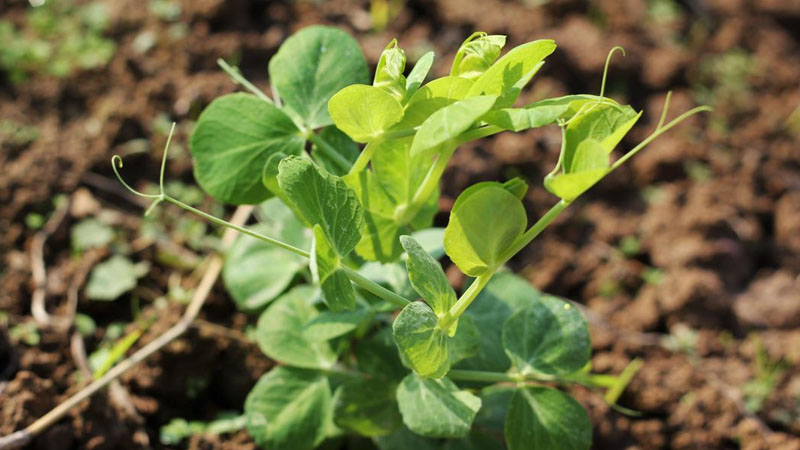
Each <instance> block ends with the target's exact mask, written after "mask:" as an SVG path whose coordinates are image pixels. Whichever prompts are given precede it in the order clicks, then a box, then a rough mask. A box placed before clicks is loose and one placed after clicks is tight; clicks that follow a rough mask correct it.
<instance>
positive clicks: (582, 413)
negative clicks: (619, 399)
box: [505, 386, 592, 450]
mask: <svg viewBox="0 0 800 450" xmlns="http://www.w3.org/2000/svg"><path fill="white" fill-rule="evenodd" d="M505 435H506V443H507V444H508V449H509V450H530V449H532V448H537V449H538V448H542V449H544V448H546V449H553V450H588V449H589V448H590V447H591V445H592V424H591V422H590V421H589V416H588V414H586V410H584V409H583V407H582V406H581V405H580V403H578V402H576V401H575V400H574V399H573V398H572V397H570V396H569V395H567V394H565V393H563V392H561V391H557V390H555V389H551V388H548V387H543V386H525V387H522V388H520V389H518V390H517V391H516V392H515V393H514V396H513V397H512V398H511V405H510V406H509V409H508V417H507V418H506V425H505Z"/></svg>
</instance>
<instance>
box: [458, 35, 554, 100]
mask: <svg viewBox="0 0 800 450" xmlns="http://www.w3.org/2000/svg"><path fill="white" fill-rule="evenodd" d="M555 49H556V44H555V42H553V41H552V40H550V39H540V40H538V41H533V42H528V43H527V44H522V45H520V46H518V47H514V48H513V49H511V50H510V51H509V52H508V53H506V54H505V55H503V57H502V58H500V59H499V60H497V62H495V63H494V64H492V66H491V67H489V69H487V70H486V72H484V73H483V75H481V76H480V77H478V79H477V80H475V84H473V85H472V87H471V88H470V90H469V93H467V97H474V96H476V95H494V96H497V97H499V98H498V100H497V103H495V105H494V107H495V108H496V109H499V108H507V107H509V106H511V105H513V104H514V101H515V100H516V99H517V97H518V96H519V94H520V92H522V88H523V87H525V84H527V82H528V81H530V79H531V78H532V77H533V75H534V74H535V73H536V72H537V71H538V70H539V68H540V67H541V65H542V64H543V61H544V59H545V58H546V57H547V56H549V55H550V54H551V53H553V52H554V51H555Z"/></svg>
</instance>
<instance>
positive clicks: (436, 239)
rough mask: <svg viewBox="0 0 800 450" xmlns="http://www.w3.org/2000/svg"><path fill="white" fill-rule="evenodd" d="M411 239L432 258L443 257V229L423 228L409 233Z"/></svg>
mask: <svg viewBox="0 0 800 450" xmlns="http://www.w3.org/2000/svg"><path fill="white" fill-rule="evenodd" d="M411 237H412V238H414V240H415V241H417V242H418V243H419V245H421V246H422V248H423V249H424V250H425V253H427V254H429V255H431V256H432V257H433V258H435V259H439V258H441V257H442V256H444V228H439V227H432V228H425V229H422V230H419V231H415V232H413V233H411Z"/></svg>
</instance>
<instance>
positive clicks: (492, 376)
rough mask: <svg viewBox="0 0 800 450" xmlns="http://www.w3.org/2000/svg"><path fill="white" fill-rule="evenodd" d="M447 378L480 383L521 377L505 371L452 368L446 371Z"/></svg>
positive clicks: (518, 379)
mask: <svg viewBox="0 0 800 450" xmlns="http://www.w3.org/2000/svg"><path fill="white" fill-rule="evenodd" d="M447 378H450V379H451V380H457V381H477V382H479V383H480V382H482V383H505V382H519V381H522V380H523V378H522V377H513V376H511V375H510V374H508V373H505V372H488V371H485V370H459V369H452V370H451V371H450V372H447Z"/></svg>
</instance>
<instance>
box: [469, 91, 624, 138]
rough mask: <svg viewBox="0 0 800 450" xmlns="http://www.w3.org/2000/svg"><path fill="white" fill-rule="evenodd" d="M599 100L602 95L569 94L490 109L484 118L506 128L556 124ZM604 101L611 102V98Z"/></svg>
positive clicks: (520, 128) (518, 129)
mask: <svg viewBox="0 0 800 450" xmlns="http://www.w3.org/2000/svg"><path fill="white" fill-rule="evenodd" d="M599 100H600V97H597V96H594V95H567V96H564V97H558V98H549V99H547V100H541V101H538V102H534V103H531V104H530V105H528V106H526V107H524V108H503V109H497V110H494V111H489V113H487V114H486V115H485V116H483V117H482V119H483V120H485V121H486V122H488V123H490V124H492V125H495V126H498V127H500V128H503V129H504V130H511V131H523V130H527V129H530V128H538V127H543V126H545V125H551V124H555V123H557V122H558V121H559V119H560V120H569V119H571V118H572V116H573V115H574V114H575V113H577V112H578V111H579V110H580V109H581V107H582V106H584V105H586V104H587V103H589V102H591V101H599ZM604 101H605V102H610V100H609V99H605V100H604Z"/></svg>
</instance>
